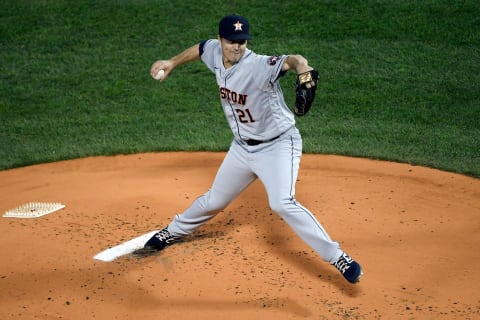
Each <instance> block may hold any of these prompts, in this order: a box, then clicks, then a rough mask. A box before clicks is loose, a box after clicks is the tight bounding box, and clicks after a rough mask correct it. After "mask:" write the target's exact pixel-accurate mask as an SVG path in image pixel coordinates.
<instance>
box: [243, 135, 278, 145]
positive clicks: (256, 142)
mask: <svg viewBox="0 0 480 320" xmlns="http://www.w3.org/2000/svg"><path fill="white" fill-rule="evenodd" d="M278 138H280V136H276V137H275V138H272V139H270V140H265V141H263V140H255V139H248V140H243V141H245V143H246V144H248V145H249V146H257V145H259V144H262V143H266V142H271V141H273V140H276V139H278Z"/></svg>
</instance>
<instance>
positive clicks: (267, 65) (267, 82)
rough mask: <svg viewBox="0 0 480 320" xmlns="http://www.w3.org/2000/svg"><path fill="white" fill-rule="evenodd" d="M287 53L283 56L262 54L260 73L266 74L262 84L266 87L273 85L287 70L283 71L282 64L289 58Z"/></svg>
mask: <svg viewBox="0 0 480 320" xmlns="http://www.w3.org/2000/svg"><path fill="white" fill-rule="evenodd" d="M287 57H288V56H287V55H281V56H261V63H260V66H258V67H260V68H261V69H259V70H258V74H264V77H263V81H264V83H263V84H262V86H263V87H264V88H267V87H271V86H272V85H273V84H274V83H275V82H277V81H278V79H279V78H281V77H282V76H283V75H284V74H285V72H283V71H282V65H283V63H284V62H285V60H286V59H287Z"/></svg>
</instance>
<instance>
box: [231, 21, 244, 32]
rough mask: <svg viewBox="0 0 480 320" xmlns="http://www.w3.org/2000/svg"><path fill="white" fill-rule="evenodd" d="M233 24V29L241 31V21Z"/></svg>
mask: <svg viewBox="0 0 480 320" xmlns="http://www.w3.org/2000/svg"><path fill="white" fill-rule="evenodd" d="M233 26H234V27H235V31H237V30H240V31H243V30H242V26H243V23H240V21H237V23H234V24H233Z"/></svg>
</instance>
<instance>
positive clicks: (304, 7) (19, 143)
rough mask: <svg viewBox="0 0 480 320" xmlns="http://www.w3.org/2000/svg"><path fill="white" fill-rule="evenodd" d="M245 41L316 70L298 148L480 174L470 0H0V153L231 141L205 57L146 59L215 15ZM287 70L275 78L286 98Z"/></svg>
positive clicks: (53, 153)
mask: <svg viewBox="0 0 480 320" xmlns="http://www.w3.org/2000/svg"><path fill="white" fill-rule="evenodd" d="M232 12H235V13H240V14H243V15H245V16H247V17H248V18H249V20H250V22H251V29H252V33H253V35H254V40H252V41H251V42H250V43H249V47H250V48H252V49H253V50H255V51H256V52H258V53H263V54H285V53H299V54H302V55H304V56H305V57H307V58H308V59H309V62H310V64H311V65H312V66H315V67H316V68H317V69H318V70H319V71H320V73H321V82H320V85H319V91H318V93H317V100H316V101H315V105H314V107H313V109H312V111H311V113H309V114H308V115H307V116H305V117H303V118H300V119H298V121H297V125H298V127H299V128H300V130H301V131H302V133H303V137H304V151H305V152H307V153H327V154H341V155H350V156H358V157H369V158H374V159H385V160H392V161H399V162H406V163H412V164H418V165H425V166H430V167H434V168H439V169H442V170H448V171H454V172H459V173H462V174H467V175H471V176H476V177H479V176H480V142H479V141H480V31H479V30H480V18H479V17H480V3H478V1H468V0H466V1H445V0H444V1H441V0H438V1H433V0H432V1H393V0H392V1H386V0H384V1H378V0H377V1H373V0H369V1H327V0H324V1H300V2H299V1H279V2H271V1H263V0H261V1H253V0H249V1H228V2H227V1H183V2H181V1H180V2H179V1H163V0H161V1H160V0H159V1H153V0H129V1H127V0H109V1H106V0H97V1H88V0H78V1H67V0H50V1H47V0H43V1H41V0H30V1H27V0H3V1H1V2H0V169H7V168H14V167H18V166H24V165H29V164H35V163H41V162H48V161H57V160H62V159H70V158H77V157H84V156H89V155H112V154H119V153H137V152H145V151H171V150H191V151H197V150H213V151H222V150H226V149H227V148H228V146H229V143H230V140H231V138H232V135H231V133H230V131H229V129H228V125H227V124H226V121H225V119H224V115H223V113H222V111H221V109H220V104H219V101H218V95H217V91H216V85H215V81H214V78H213V75H212V74H210V72H209V71H208V70H207V69H206V67H205V66H203V65H202V64H201V63H200V62H196V63H192V64H189V65H185V66H182V67H180V68H178V69H176V70H175V71H174V73H173V74H172V76H171V77H170V78H169V79H168V80H167V81H165V82H164V83H162V84H159V83H158V82H156V81H154V80H152V79H151V78H150V76H149V74H148V71H149V68H150V65H151V64H152V63H153V62H154V61H155V60H156V59H160V58H162V59H165V58H169V57H170V56H172V55H174V54H177V53H179V52H180V51H181V50H183V49H185V48H187V47H189V46H191V45H193V44H194V43H196V42H198V41H200V40H202V39H206V38H211V37H216V33H217V25H218V20H219V19H220V18H221V17H222V16H223V15H225V14H228V13H232ZM293 81H294V75H293V74H288V75H287V76H286V77H285V78H284V79H283V80H282V87H283V90H284V93H285V94H286V98H287V101H288V102H289V103H290V104H292V103H293Z"/></svg>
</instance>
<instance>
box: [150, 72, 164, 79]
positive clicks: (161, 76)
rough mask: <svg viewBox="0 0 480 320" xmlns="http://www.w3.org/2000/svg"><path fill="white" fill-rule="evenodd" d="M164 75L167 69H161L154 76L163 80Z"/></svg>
mask: <svg viewBox="0 0 480 320" xmlns="http://www.w3.org/2000/svg"><path fill="white" fill-rule="evenodd" d="M164 76H165V71H163V70H159V71H158V72H157V73H156V74H155V76H154V77H153V78H154V79H155V80H162V79H163V77H164Z"/></svg>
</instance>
